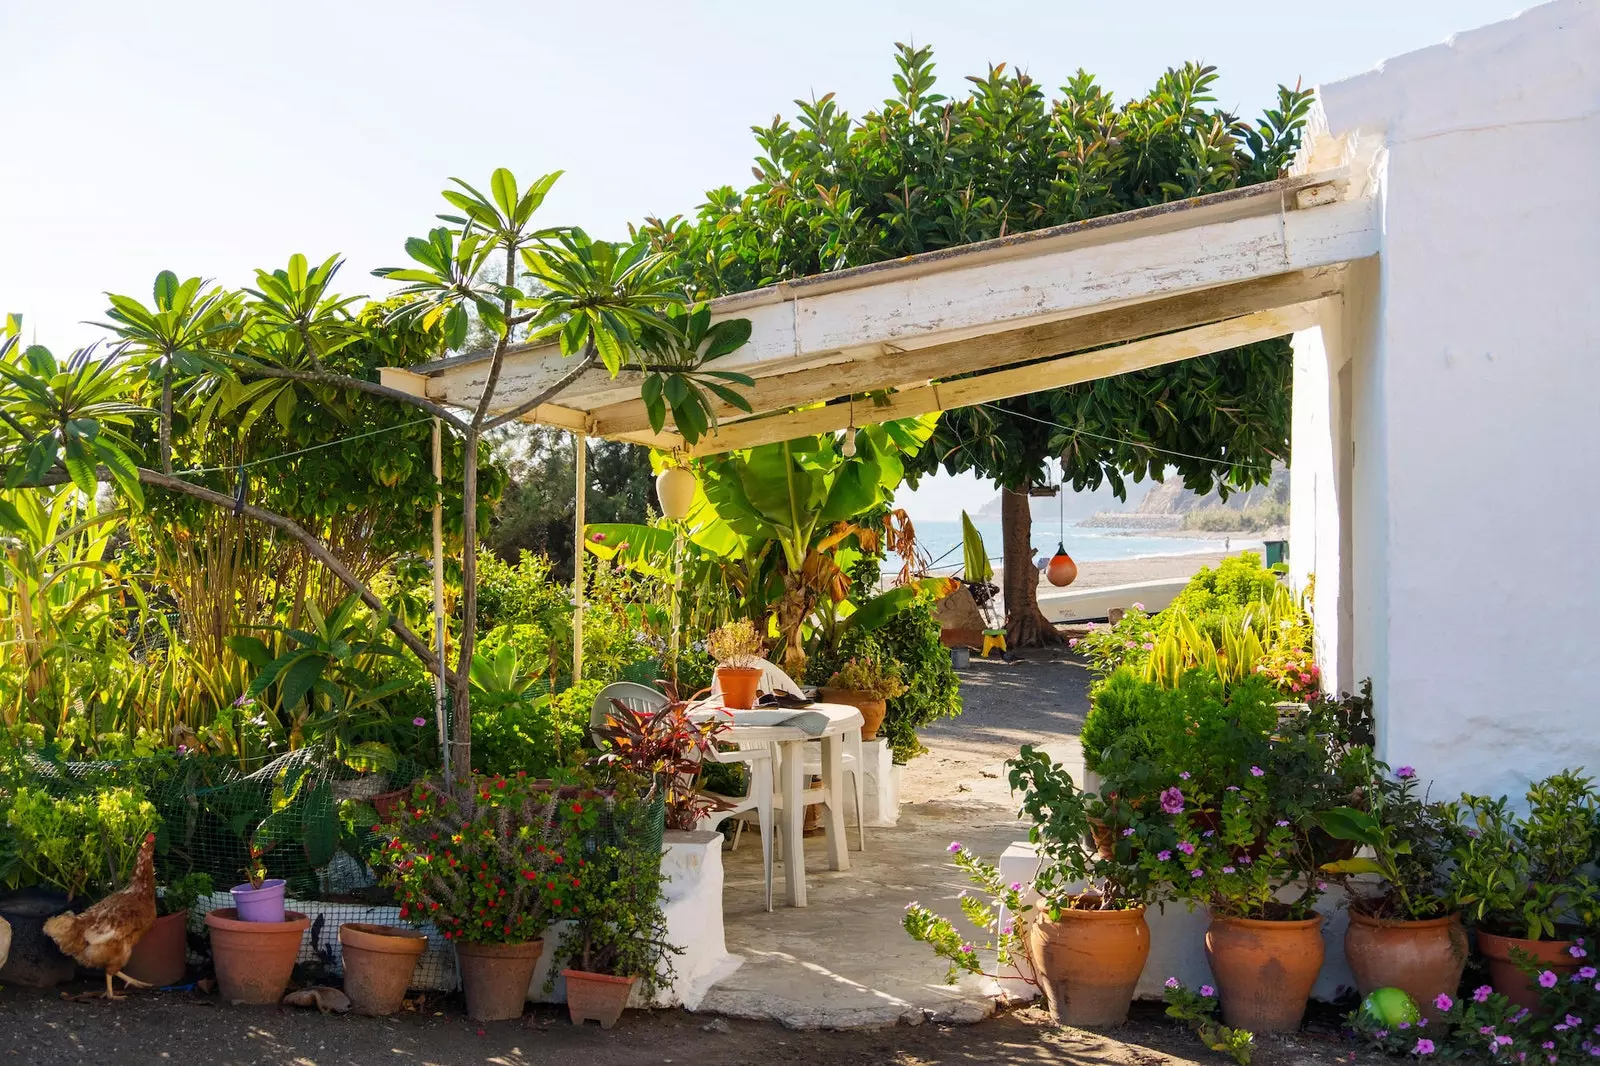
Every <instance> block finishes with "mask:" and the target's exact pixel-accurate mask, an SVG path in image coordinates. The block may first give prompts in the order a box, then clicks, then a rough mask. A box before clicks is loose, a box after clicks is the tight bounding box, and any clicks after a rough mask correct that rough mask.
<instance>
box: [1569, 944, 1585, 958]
mask: <svg viewBox="0 0 1600 1066" xmlns="http://www.w3.org/2000/svg"><path fill="white" fill-rule="evenodd" d="M1567 954H1568V955H1571V956H1572V957H1573V958H1575V959H1581V958H1583V957H1584V956H1585V955H1587V954H1589V953H1588V952H1587V951H1585V950H1583V948H1581V947H1580V946H1578V945H1577V944H1574V945H1572V946H1571V947H1570V948H1568V949H1567Z"/></svg>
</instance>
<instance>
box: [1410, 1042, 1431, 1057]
mask: <svg viewBox="0 0 1600 1066" xmlns="http://www.w3.org/2000/svg"><path fill="white" fill-rule="evenodd" d="M1411 1053H1412V1054H1413V1055H1432V1054H1433V1041H1432V1040H1429V1039H1427V1038H1423V1039H1421V1040H1418V1041H1417V1046H1416V1047H1414V1048H1412V1049H1411Z"/></svg>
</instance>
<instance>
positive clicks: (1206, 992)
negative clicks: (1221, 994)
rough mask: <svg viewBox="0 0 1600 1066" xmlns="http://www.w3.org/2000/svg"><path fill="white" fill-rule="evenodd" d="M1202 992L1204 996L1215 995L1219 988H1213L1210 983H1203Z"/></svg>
mask: <svg viewBox="0 0 1600 1066" xmlns="http://www.w3.org/2000/svg"><path fill="white" fill-rule="evenodd" d="M1200 994H1201V995H1202V996H1214V995H1216V994H1217V990H1216V989H1215V988H1212V987H1211V986H1210V985H1201V986H1200Z"/></svg>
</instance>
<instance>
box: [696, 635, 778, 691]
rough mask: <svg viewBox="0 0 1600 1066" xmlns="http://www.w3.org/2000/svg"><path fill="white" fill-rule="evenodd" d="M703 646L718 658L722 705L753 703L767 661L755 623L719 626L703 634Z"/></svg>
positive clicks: (764, 647) (759, 689) (712, 655)
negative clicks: (704, 642) (704, 641)
mask: <svg viewBox="0 0 1600 1066" xmlns="http://www.w3.org/2000/svg"><path fill="white" fill-rule="evenodd" d="M706 650H707V651H708V652H710V653H711V657H712V658H713V659H715V660H716V661H717V686H718V687H719V688H720V689H721V690H722V702H723V705H724V706H726V707H728V708H730V709H732V710H736V711H748V710H749V709H750V708H751V707H754V706H755V704H756V696H758V695H759V694H760V692H761V677H762V674H763V673H764V672H765V665H766V664H765V662H764V661H763V659H762V656H763V655H764V654H765V653H766V645H765V643H764V642H763V641H762V640H761V636H760V634H758V633H757V632H756V627H755V626H753V625H751V624H750V623H749V622H746V621H739V622H729V623H727V624H726V625H723V626H719V627H717V628H716V629H715V630H713V631H712V632H711V635H710V636H708V637H706Z"/></svg>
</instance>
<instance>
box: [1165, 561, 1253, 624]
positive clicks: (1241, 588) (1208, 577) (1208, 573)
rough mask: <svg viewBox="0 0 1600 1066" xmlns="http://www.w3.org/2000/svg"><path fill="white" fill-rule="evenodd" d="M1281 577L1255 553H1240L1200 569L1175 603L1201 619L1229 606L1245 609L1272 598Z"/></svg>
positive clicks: (1192, 615) (1173, 602)
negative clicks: (1264, 564) (1213, 565)
mask: <svg viewBox="0 0 1600 1066" xmlns="http://www.w3.org/2000/svg"><path fill="white" fill-rule="evenodd" d="M1277 585H1278V575H1277V574H1275V573H1273V572H1272V571H1271V570H1268V569H1266V568H1265V567H1263V566H1262V565H1261V556H1259V555H1257V554H1256V553H1255V552H1240V553H1239V554H1238V555H1233V556H1229V557H1228V558H1226V559H1224V560H1222V562H1220V563H1218V564H1217V568H1216V569H1215V570H1213V569H1212V568H1211V567H1209V566H1203V567H1201V568H1200V570H1199V572H1197V573H1196V574H1195V575H1194V577H1192V578H1190V579H1189V583H1188V584H1187V585H1185V586H1184V587H1183V591H1182V592H1180V593H1178V595H1177V597H1176V598H1175V599H1173V601H1172V605H1171V606H1172V607H1177V608H1181V609H1182V610H1184V611H1186V612H1187V613H1188V614H1189V615H1190V616H1191V617H1194V618H1199V617H1201V616H1202V615H1206V614H1209V613H1211V612H1213V611H1223V610H1226V609H1227V608H1229V607H1244V606H1247V605H1249V604H1252V603H1256V602H1258V601H1266V600H1270V599H1272V593H1273V590H1274V589H1275V588H1277Z"/></svg>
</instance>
